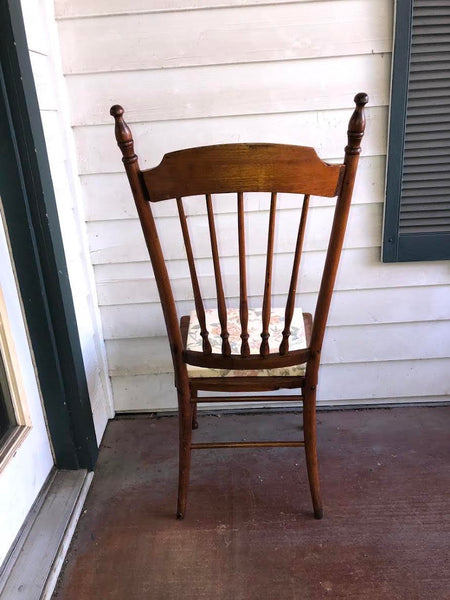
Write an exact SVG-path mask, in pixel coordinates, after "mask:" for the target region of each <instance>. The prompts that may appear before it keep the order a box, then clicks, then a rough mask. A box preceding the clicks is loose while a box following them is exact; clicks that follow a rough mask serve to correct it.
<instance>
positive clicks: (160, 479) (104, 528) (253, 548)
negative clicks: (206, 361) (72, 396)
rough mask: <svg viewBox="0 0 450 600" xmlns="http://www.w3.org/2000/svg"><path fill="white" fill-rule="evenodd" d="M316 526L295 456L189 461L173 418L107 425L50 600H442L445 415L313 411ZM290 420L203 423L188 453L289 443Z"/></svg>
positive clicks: (449, 421)
mask: <svg viewBox="0 0 450 600" xmlns="http://www.w3.org/2000/svg"><path fill="white" fill-rule="evenodd" d="M318 420H319V429H318V430H319V457H320V467H321V480H322V493H323V498H324V508H325V516H324V519H323V520H322V521H316V520H315V519H314V518H313V516H312V509H311V502H310V496H309V489H308V484H307V476H306V467H305V461H304V451H303V449H298V448H297V449H296V448H287V449H257V450H255V449H250V450H207V451H206V450H203V451H194V455H193V464H192V470H191V485H190V490H189V499H188V511H187V514H186V518H185V520H184V521H177V520H176V519H175V517H174V513H175V501H176V475H177V457H176V448H177V420H176V418H175V417H161V418H155V417H153V418H152V417H150V416H148V417H145V416H139V417H134V418H118V419H116V420H114V421H111V422H110V424H109V425H108V428H107V431H106V434H105V437H104V440H103V443H102V448H101V452H100V459H99V463H98V467H97V470H96V473H95V477H94V480H93V484H92V487H91V490H90V492H89V495H88V497H87V500H86V504H85V509H84V511H83V513H82V517H81V519H80V521H79V524H78V527H77V530H76V533H75V536H74V538H73V541H72V544H71V547H70V550H69V553H68V555H67V559H66V564H65V568H64V570H63V572H62V574H61V576H60V579H59V582H58V585H57V587H56V590H55V592H54V595H53V598H54V599H57V600H92V599H94V598H98V599H100V598H101V599H107V600H143V599H147V598H148V599H151V600H171V599H178V598H180V599H181V598H182V599H183V600H190V599H196V600H199V599H205V600H222V599H223V600H225V599H226V600H253V599H255V600H285V599H286V600H287V599H289V600H296V599H299V600H300V599H302V600H316V599H320V600H323V599H324V598H333V600H334V599H337V598H338V599H341V598H342V599H344V598H345V599H346V600H349V599H355V600H356V599H357V600H361V599H362V598H364V600H387V599H389V600H397V599H401V600H427V599H430V600H431V599H432V600H449V599H450V407H435V408H419V407H413V408H395V409H371V410H354V411H324V412H320V413H319V415H318ZM300 423H301V415H300V414H294V413H292V412H289V413H286V412H285V413H277V414H258V415H222V416H220V417H217V416H200V418H199V424H200V428H199V430H198V431H197V432H194V436H195V438H196V441H206V440H207V439H211V438H214V437H215V438H216V439H223V440H232V439H238V440H241V439H242V440H243V439H247V440H248V439H276V438H278V439H295V438H297V439H298V437H299V436H300V435H301V432H300V426H299V424H300Z"/></svg>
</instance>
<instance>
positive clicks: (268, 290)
mask: <svg viewBox="0 0 450 600" xmlns="http://www.w3.org/2000/svg"><path fill="white" fill-rule="evenodd" d="M276 209H277V193H276V192H272V196H271V199H270V214H269V231H268V235H267V259H266V277H265V280H264V299H263V306H262V333H261V338H262V342H261V347H260V354H261V356H267V355H268V354H269V337H270V334H269V323H270V311H271V295H272V264H273V244H274V238H275V214H276Z"/></svg>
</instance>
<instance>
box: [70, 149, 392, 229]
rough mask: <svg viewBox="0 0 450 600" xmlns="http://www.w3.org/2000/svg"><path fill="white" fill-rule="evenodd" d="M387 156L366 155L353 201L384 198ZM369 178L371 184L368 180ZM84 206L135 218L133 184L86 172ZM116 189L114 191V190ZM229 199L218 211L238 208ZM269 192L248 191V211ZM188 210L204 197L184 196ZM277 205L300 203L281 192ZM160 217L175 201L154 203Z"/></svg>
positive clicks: (99, 215) (90, 213) (196, 209)
mask: <svg viewBox="0 0 450 600" xmlns="http://www.w3.org/2000/svg"><path fill="white" fill-rule="evenodd" d="M385 162H386V161H385V157H384V156H363V157H362V158H361V161H360V164H359V169H358V176H357V178H356V182H355V189H354V192H353V200H352V204H353V205H355V204H362V203H368V204H370V203H375V202H383V198H384V196H383V194H384V169H385ZM368 182H370V185H367V183H368ZM81 184H82V189H83V198H84V208H85V215H86V220H87V221H108V220H122V219H136V214H137V213H136V208H135V205H134V200H133V195H132V193H131V190H130V184H129V183H128V180H127V178H126V175H125V173H102V174H100V175H97V174H94V175H84V176H83V177H82V178H81ZM111 190H113V192H112V191H111ZM224 196H226V198H227V201H228V202H218V203H216V206H215V210H216V212H235V211H236V194H226V195H225V194H224ZM266 199H267V194H263V195H262V194H245V209H246V211H249V212H250V211H257V210H260V209H261V207H262V206H263V202H264V201H265V200H266ZM183 202H184V206H185V211H186V213H189V214H204V212H205V198H204V197H201V198H197V197H192V198H185V199H184V201H183ZM310 202H311V205H312V206H329V205H334V204H335V202H336V199H335V198H318V197H315V196H313V197H311V201H310ZM278 205H279V206H280V207H282V208H295V207H298V206H301V204H300V203H299V198H298V196H296V195H295V194H279V196H278ZM152 210H153V212H154V214H155V216H157V217H176V216H177V214H178V213H177V207H176V203H175V202H171V201H168V202H157V203H153V204H152Z"/></svg>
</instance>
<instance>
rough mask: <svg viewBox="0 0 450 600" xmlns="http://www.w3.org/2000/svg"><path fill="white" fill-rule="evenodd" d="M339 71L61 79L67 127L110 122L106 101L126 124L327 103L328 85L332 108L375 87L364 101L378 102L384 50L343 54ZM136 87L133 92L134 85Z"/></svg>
mask: <svg viewBox="0 0 450 600" xmlns="http://www.w3.org/2000/svg"><path fill="white" fill-rule="evenodd" d="M340 60H341V64H342V67H341V69H339V70H338V69H336V68H335V62H336V59H335V58H321V59H317V58H314V59H310V60H291V61H285V62H270V63H254V64H248V63H247V64H245V63H244V64H239V65H221V66H215V65H214V66H207V67H193V68H190V69H162V70H161V69H159V70H151V71H129V72H125V73H123V72H120V73H115V72H112V73H99V74H95V75H94V74H88V75H73V76H70V77H67V85H68V90H69V94H70V95H71V97H72V98H84V99H85V100H84V102H75V103H73V109H72V113H73V118H72V122H73V124H74V125H93V124H95V125H98V124H100V123H106V124H108V125H111V116H110V114H109V109H110V107H111V105H113V104H117V103H119V104H121V105H122V106H124V107H126V108H127V119H128V120H129V121H131V122H133V123H136V122H148V121H167V120H171V119H172V120H173V119H183V118H189V119H194V118H202V117H203V116H204V115H205V112H206V111H207V114H208V116H209V117H216V116H231V115H243V114H267V113H269V112H270V113H283V112H296V111H298V110H299V107H301V109H302V110H303V111H311V110H321V109H327V108H328V107H329V105H330V98H329V90H330V89H332V90H333V107H334V109H338V108H341V109H346V110H348V108H349V107H350V106H351V105H352V102H353V97H354V95H355V92H354V90H369V89H371V88H372V87H374V88H375V90H380V92H379V93H377V91H374V93H373V94H371V96H370V105H371V106H372V107H373V106H385V105H386V104H387V103H388V97H387V91H388V90H389V86H388V85H387V84H388V81H389V77H390V66H391V64H390V54H389V53H388V54H365V55H360V56H345V57H342V58H341V59H340ZM137 89H139V95H138V96H137V95H136V90H137Z"/></svg>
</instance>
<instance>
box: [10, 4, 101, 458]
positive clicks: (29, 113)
mask: <svg viewBox="0 0 450 600" xmlns="http://www.w3.org/2000/svg"><path fill="white" fill-rule="evenodd" d="M0 58H1V70H0V87H1V93H0V197H1V201H2V204H3V210H4V214H5V218H6V224H7V229H8V235H9V240H10V244H11V251H12V257H13V260H14V265H15V269H16V273H17V278H18V283H19V288H20V294H21V298H22V302H23V307H24V312H25V318H26V322H27V326H28V331H29V335H30V341H31V345H32V348H33V354H34V359H35V364H36V369H37V374H38V379H39V384H40V388H41V393H42V399H43V404H44V410H45V414H46V419H47V423H48V428H49V433H50V437H51V441H52V445H53V449H54V454H55V462H56V466H57V467H58V468H61V469H78V468H87V469H89V470H91V469H93V467H94V465H95V462H96V459H97V455H98V448H97V442H96V437H95V430H94V423H93V419H92V412H91V406H90V400H89V394H88V388H87V382H86V375H85V371H84V365H83V359H82V353H81V347H80V341H79V336H78V329H77V323H76V318H75V310H74V306H73V299H72V293H71V289H70V283H69V278H68V273H67V265H66V261H65V256H64V248H63V243H62V238H61V232H60V228H59V221H58V213H57V209H56V202H55V196H54V191H53V184H52V179H51V175H50V168H49V164H48V157H47V151H46V147H45V140H44V133H43V129H42V123H41V119H40V113H39V106H38V101H37V96H36V90H35V87H34V80H33V74H32V70H31V64H30V59H29V53H28V46H27V41H26V36H25V30H24V24H23V18H22V13H21V9H20V2H18V1H16V0H0Z"/></svg>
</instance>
